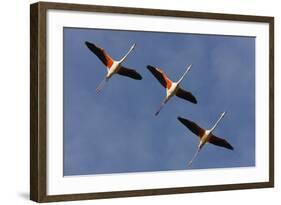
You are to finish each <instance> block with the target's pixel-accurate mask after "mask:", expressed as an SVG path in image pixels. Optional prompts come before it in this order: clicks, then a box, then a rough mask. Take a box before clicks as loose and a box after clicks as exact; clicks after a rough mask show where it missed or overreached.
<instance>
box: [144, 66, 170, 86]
mask: <svg viewBox="0 0 281 205" xmlns="http://www.w3.org/2000/svg"><path fill="white" fill-rule="evenodd" d="M147 69H148V70H149V71H150V72H151V73H152V75H154V77H155V78H156V79H157V80H158V81H159V82H160V83H161V85H163V86H164V87H165V88H167V89H169V88H170V87H171V86H172V81H171V80H170V79H169V78H168V77H167V75H166V74H165V73H164V72H163V71H162V70H161V69H160V68H156V67H153V66H151V65H148V66H147Z"/></svg>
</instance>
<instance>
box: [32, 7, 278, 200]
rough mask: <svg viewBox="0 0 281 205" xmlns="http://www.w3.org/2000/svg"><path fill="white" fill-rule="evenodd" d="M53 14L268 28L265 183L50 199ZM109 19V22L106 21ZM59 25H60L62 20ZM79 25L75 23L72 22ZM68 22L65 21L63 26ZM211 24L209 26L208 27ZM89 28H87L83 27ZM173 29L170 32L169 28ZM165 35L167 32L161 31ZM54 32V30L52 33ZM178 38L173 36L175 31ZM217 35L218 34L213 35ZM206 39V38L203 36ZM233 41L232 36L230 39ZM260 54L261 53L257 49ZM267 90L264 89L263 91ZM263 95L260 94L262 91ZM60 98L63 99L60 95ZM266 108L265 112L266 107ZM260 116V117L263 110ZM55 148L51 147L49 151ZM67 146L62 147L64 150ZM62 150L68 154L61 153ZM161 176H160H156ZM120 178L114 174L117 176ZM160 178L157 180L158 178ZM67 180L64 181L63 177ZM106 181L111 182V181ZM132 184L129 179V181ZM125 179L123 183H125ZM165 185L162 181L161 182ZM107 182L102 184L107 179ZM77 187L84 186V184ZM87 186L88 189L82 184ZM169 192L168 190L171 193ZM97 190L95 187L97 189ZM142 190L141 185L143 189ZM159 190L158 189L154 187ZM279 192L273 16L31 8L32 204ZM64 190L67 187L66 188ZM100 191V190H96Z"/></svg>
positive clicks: (75, 194) (66, 195)
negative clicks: (260, 190) (262, 190)
mask: <svg viewBox="0 0 281 205" xmlns="http://www.w3.org/2000/svg"><path fill="white" fill-rule="evenodd" d="M50 11H55V12H56V11H57V12H63V13H64V15H65V14H66V13H73V12H76V13H78V14H77V15H79V12H80V13H83V14H86V15H87V14H91V13H97V14H104V15H106V14H109V15H111V14H114V15H115V14H116V15H120V16H122V18H127V16H133V17H147V18H150V17H151V18H152V17H157V18H158V19H160V20H161V19H162V20H161V21H163V22H164V24H163V25H165V21H167V18H173V19H180V20H185V19H193V20H202V21H203V20H206V21H207V20H208V21H210V22H212V21H215V22H217V21H219V22H223V23H225V24H227V23H229V22H234V23H237V24H240V23H241V24H242V23H248V24H253V25H252V26H253V27H255V26H257V25H259V24H262V25H264V26H265V27H266V32H265V35H266V38H265V41H266V45H267V46H268V47H267V49H268V53H265V54H264V53H261V55H262V54H263V55H264V57H265V59H267V60H266V62H268V63H267V64H266V65H267V67H264V68H263V69H264V70H265V73H267V74H266V75H268V79H267V80H266V82H265V86H266V87H265V88H264V90H265V94H266V96H267V103H266V104H268V106H266V107H264V109H266V110H267V111H266V112H265V113H266V114H267V115H266V117H267V118H266V119H268V120H266V121H261V122H263V123H264V124H266V126H267V129H266V130H267V131H268V132H267V136H264V138H265V139H266V142H267V143H265V145H267V146H266V147H265V150H266V156H268V157H267V158H266V159H265V161H266V162H267V163H265V166H264V168H263V170H264V172H265V173H266V174H265V176H266V177H265V178H266V179H264V180H256V181H255V180H253V181H252V182H239V183H235V182H234V183H226V184H225V183H218V184H209V185H208V184H207V185H193V186H189V185H186V186H182V185H179V186H176V185H173V186H166V185H164V187H160V186H159V187H156V188H147V187H146V188H132V189H130V188H128V189H122V188H121V190H117V189H114V190H110V189H108V188H107V189H108V190H106V191H104V190H102V191H83V192H73V191H70V193H66V192H62V193H58V194H50V193H49V191H48V188H50V187H51V185H50V183H49V181H48V180H51V179H50V175H51V174H50V168H49V167H50V163H52V160H51V159H53V158H51V157H49V158H48V154H49V152H50V149H51V150H52V147H50V144H48V143H50V141H52V139H51V138H50V137H51V136H54V135H52V132H50V121H48V116H49V115H50V112H52V111H54V109H49V108H50V106H49V103H50V101H48V97H49V95H50V92H51V91H50V90H52V89H51V88H49V86H51V85H50V84H51V83H53V81H52V79H50V78H51V77H53V76H54V74H52V75H50V73H49V71H50V70H48V66H49V65H50V64H51V62H50V56H51V55H50V52H49V51H48V48H49V47H48V41H51V40H52V39H53V36H50V33H48V29H49V28H50V27H48V26H50V24H51V22H52V21H54V19H55V17H56V16H55V15H54V16H50V15H49V12H50ZM101 18H103V17H101ZM56 20H57V21H60V20H58V19H56ZM72 20H73V19H72ZM62 22H63V21H62ZM207 23H209V22H207ZM82 27H83V26H82ZM166 29H167V26H166ZM160 30H161V29H160ZM51 31H52V30H51ZM171 32H173V31H171ZM212 32H216V31H212ZM199 33H200V32H199ZM228 35H231V34H228ZM256 49H257V50H258V49H260V47H257V48H256ZM262 86H263V87H264V85H261V87H262ZM256 89H257V88H256ZM59 94H60V95H61V94H62V93H59ZM262 108H263V107H262ZM256 112H259V110H258V111H257V110H256ZM48 145H49V146H48ZM60 145H61V144H60ZM59 149H61V150H62V149H63V148H62V147H60V148H59ZM156 174H157V173H156ZM113 175H114V174H113ZM155 176H156V175H154V177H155ZM62 177H63V176H62ZM105 177H106V176H105ZM124 178H126V176H124ZM124 178H123V179H124ZM159 179H161V178H159ZM101 182H102V179H101ZM75 183H77V184H80V183H79V182H78V181H76V182H75ZM82 185H83V183H82ZM165 186H166V187H165ZM92 187H93V186H92ZM140 187H141V185H140ZM152 187H153V186H152ZM267 187H274V17H268V16H249V15H237V14H220V13H206V12H194V11H174V10H158V9H144V8H129V7H126V8H125V7H111V6H98V5H84V4H66V3H49V2H38V3H35V4H32V5H31V6H30V199H31V200H33V201H36V202H54V201H69V200H86V199H101V198H115V197H133V196H148V195H162V194H179V193H194V192H210V191H223V190H238V189H254V188H267ZM60 188H62V189H63V186H62V187H60ZM93 190H94V189H93Z"/></svg>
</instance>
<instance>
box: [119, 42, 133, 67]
mask: <svg viewBox="0 0 281 205" xmlns="http://www.w3.org/2000/svg"><path fill="white" fill-rule="evenodd" d="M135 46H136V44H134V45H132V47H131V48H130V50H129V51H128V52H127V53H126V55H124V57H123V58H122V59H121V60H120V63H122V62H123V61H124V60H125V59H126V58H127V56H128V55H129V54H130V53H131V52H132V50H133V49H134V48H135Z"/></svg>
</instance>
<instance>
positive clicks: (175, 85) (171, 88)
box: [147, 65, 197, 116]
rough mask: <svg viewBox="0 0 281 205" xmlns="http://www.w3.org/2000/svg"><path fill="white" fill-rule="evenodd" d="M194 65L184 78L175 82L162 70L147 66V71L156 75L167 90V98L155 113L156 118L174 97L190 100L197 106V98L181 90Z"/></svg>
mask: <svg viewBox="0 0 281 205" xmlns="http://www.w3.org/2000/svg"><path fill="white" fill-rule="evenodd" d="M191 66H192V65H190V66H188V68H187V69H186V71H185V73H184V74H183V75H182V77H181V78H180V79H179V80H178V81H177V82H173V81H171V80H170V79H169V78H168V77H167V75H166V74H165V73H164V72H163V71H162V70H161V69H160V68H156V67H153V66H151V65H148V66H147V69H148V70H149V71H150V72H151V73H152V74H153V75H154V77H155V78H156V79H157V80H158V81H159V82H160V83H161V85H162V86H164V87H165V88H166V97H165V99H164V100H163V101H162V103H161V104H160V106H159V108H158V110H157V111H156V113H155V116H157V115H158V114H159V112H160V110H161V109H162V107H163V106H164V105H165V104H166V103H167V102H168V101H169V100H170V99H171V98H172V97H173V96H174V95H176V96H177V97H180V98H182V99H185V100H188V101H190V102H192V103H194V104H197V100H196V98H195V97H194V96H193V95H192V93H191V92H188V91H185V90H184V89H182V88H181V86H180V83H181V81H182V80H183V78H184V77H185V75H186V74H187V73H188V71H189V70H190V68H191Z"/></svg>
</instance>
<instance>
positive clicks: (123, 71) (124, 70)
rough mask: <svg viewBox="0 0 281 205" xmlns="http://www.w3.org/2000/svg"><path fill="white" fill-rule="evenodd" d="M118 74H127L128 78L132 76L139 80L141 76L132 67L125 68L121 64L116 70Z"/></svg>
mask: <svg viewBox="0 0 281 205" xmlns="http://www.w3.org/2000/svg"><path fill="white" fill-rule="evenodd" d="M117 73H118V74H119V75H123V76H127V77H130V78H133V79H135V80H141V79H142V76H141V75H140V74H139V73H138V72H137V71H136V70H134V69H130V68H125V67H124V66H122V67H121V68H120V69H119V70H118V72H117Z"/></svg>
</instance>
